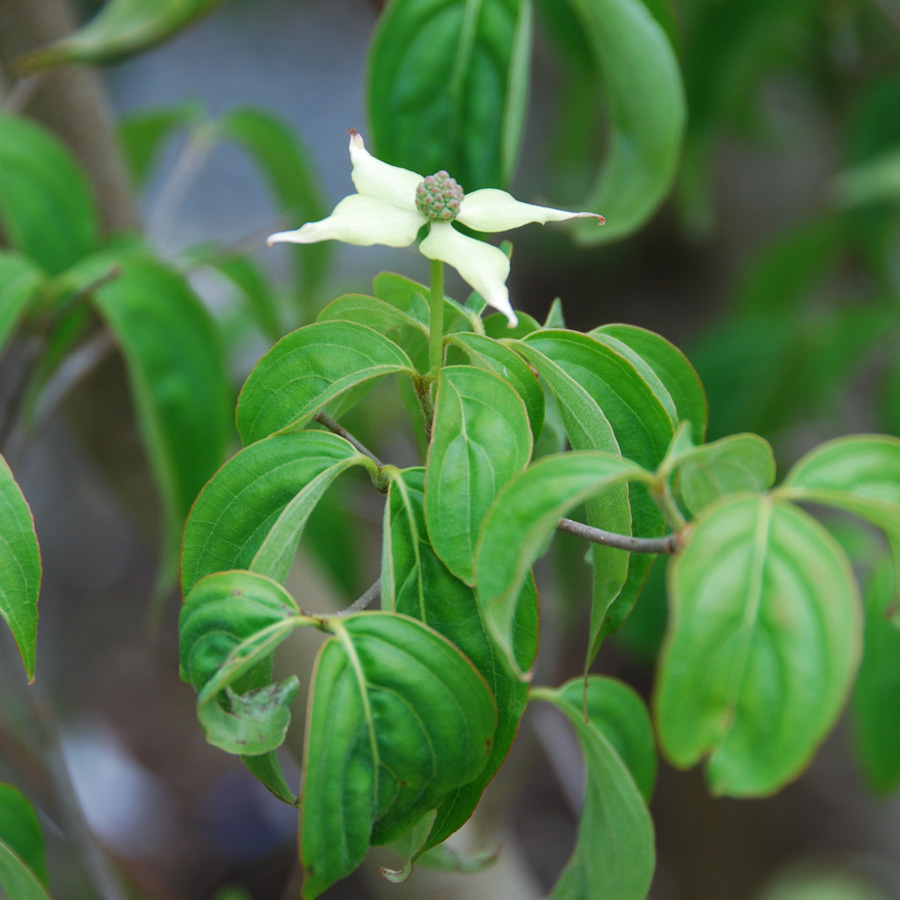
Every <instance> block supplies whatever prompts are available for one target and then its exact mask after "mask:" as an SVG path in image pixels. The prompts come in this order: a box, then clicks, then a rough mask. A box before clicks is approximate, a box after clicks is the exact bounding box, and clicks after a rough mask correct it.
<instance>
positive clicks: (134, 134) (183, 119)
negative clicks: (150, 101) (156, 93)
mask: <svg viewBox="0 0 900 900" xmlns="http://www.w3.org/2000/svg"><path fill="white" fill-rule="evenodd" d="M203 118H204V112H203V107H202V106H201V105H200V104H199V103H198V102H197V101H196V100H183V101H182V102H180V103H173V104H172V105H170V106H158V107H152V108H150V109H140V110H137V111H136V112H131V113H129V114H128V115H126V116H123V117H122V118H121V119H120V120H119V122H118V131H119V143H120V145H121V147H122V153H123V155H124V156H125V162H126V164H127V165H128V169H129V171H130V172H131V177H132V178H133V179H134V183H135V184H137V185H143V184H145V183H146V182H147V179H148V178H149V176H150V173H151V171H152V170H153V166H154V163H155V162H156V160H157V159H158V157H159V154H160V151H161V150H162V147H163V145H164V144H165V142H166V141H167V140H168V139H169V137H170V136H171V135H172V134H173V133H174V132H175V131H179V130H181V129H182V128H187V127H189V126H191V125H196V124H197V123H198V122H200V121H202V120H203Z"/></svg>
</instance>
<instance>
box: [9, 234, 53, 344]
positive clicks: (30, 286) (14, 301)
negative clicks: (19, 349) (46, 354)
mask: <svg viewBox="0 0 900 900" xmlns="http://www.w3.org/2000/svg"><path fill="white" fill-rule="evenodd" d="M46 281H47V279H46V276H45V275H44V273H43V272H41V270H40V269H38V268H37V266H35V265H34V263H33V262H31V260H30V259H28V258H27V257H24V256H20V255H19V254H18V253H11V252H9V251H7V250H0V353H2V352H3V348H4V347H5V346H6V343H7V341H9V339H10V338H11V337H12V336H13V334H14V333H15V331H16V328H18V326H19V323H20V322H21V321H22V319H23V318H24V317H25V315H26V314H27V313H28V311H29V308H30V307H32V306H33V305H34V303H35V302H36V301H37V300H39V299H40V297H41V289H42V288H43V287H44V285H45V283H46Z"/></svg>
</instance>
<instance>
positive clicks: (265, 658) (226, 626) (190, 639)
mask: <svg viewBox="0 0 900 900" xmlns="http://www.w3.org/2000/svg"><path fill="white" fill-rule="evenodd" d="M317 622H318V620H316V619H313V618H311V617H309V616H305V615H303V614H302V613H301V612H300V610H299V609H298V607H297V604H296V603H295V602H294V600H293V598H292V597H291V596H290V594H288V593H287V591H285V589H284V588H283V587H281V585H279V584H278V583H277V582H275V581H273V580H272V579H270V578H266V577H264V576H261V575H257V574H255V573H252V572H241V571H232V572H218V573H216V574H214V575H209V576H207V577H206V578H204V579H202V580H201V581H199V582H198V583H197V584H196V585H195V587H194V589H193V590H192V591H191V593H190V594H189V595H188V598H187V600H186V601H185V604H184V606H183V607H182V610H181V617H180V619H179V653H180V660H181V676H182V678H183V679H184V680H185V681H190V682H191V684H193V686H194V688H195V689H196V690H197V692H198V694H199V696H198V698H197V716H198V718H199V719H200V723H201V724H202V725H203V729H204V731H205V733H206V738H207V740H208V741H209V742H210V743H211V744H213V745H214V746H216V747H220V748H221V749H222V750H225V751H226V752H228V753H234V754H241V755H245V756H257V755H261V754H265V753H269V752H271V751H272V750H275V749H276V748H277V747H278V746H280V745H281V743H282V742H283V741H284V737H285V734H286V732H287V728H288V724H289V723H290V712H289V710H288V707H289V705H290V703H291V702H292V701H293V700H294V698H295V697H296V695H297V691H298V689H299V683H298V681H297V679H296V678H295V677H293V676H291V677H290V678H287V679H285V680H284V681H283V682H279V683H276V684H272V683H271V672H272V656H273V654H274V652H275V649H276V648H277V647H278V645H279V644H281V643H282V641H284V640H285V638H286V637H287V636H288V635H289V634H290V633H291V632H292V631H294V630H295V629H297V628H299V627H301V626H304V625H310V624H317Z"/></svg>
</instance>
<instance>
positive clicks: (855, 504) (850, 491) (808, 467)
mask: <svg viewBox="0 0 900 900" xmlns="http://www.w3.org/2000/svg"><path fill="white" fill-rule="evenodd" d="M779 494H781V495H782V496H785V497H788V498H790V499H792V500H803V501H809V502H811V503H823V504H826V505H828V506H836V507H837V508H838V509H843V510H846V511H847V512H851V513H855V514H856V515H858V516H861V517H862V518H864V519H866V520H867V521H869V522H871V523H872V524H873V525H877V526H878V527H879V528H883V529H884V530H885V531H886V532H888V533H889V534H891V535H893V536H894V537H900V440H898V439H897V438H895V437H888V436H886V435H863V434H861V435H853V436H852V437H845V438H838V439H837V440H834V441H828V443H825V444H822V445H821V446H820V447H817V448H816V449H815V450H812V451H810V452H809V453H807V454H806V456H804V457H803V458H802V459H800V460H799V461H798V462H797V463H796V464H795V465H794V467H793V468H792V469H791V470H790V472H788V474H787V477H786V478H785V479H784V483H783V485H782V486H781V488H780V489H779Z"/></svg>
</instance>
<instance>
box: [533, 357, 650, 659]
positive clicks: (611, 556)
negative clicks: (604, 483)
mask: <svg viewBox="0 0 900 900" xmlns="http://www.w3.org/2000/svg"><path fill="white" fill-rule="evenodd" d="M520 349H521V352H522V353H523V355H524V356H525V358H526V359H527V360H528V362H529V363H530V365H531V366H532V367H533V368H534V369H535V370H536V371H537V372H538V373H539V374H540V376H541V377H542V378H543V379H544V381H545V382H546V383H547V386H548V387H549V388H550V393H551V396H552V397H553V398H554V399H555V404H554V408H555V409H556V410H558V415H561V417H562V422H563V424H564V426H565V434H566V435H568V438H569V441H570V442H571V444H572V446H573V447H574V448H575V449H577V450H584V449H592V450H600V451H603V452H605V453H612V454H615V455H619V454H620V450H619V444H618V442H617V441H616V437H615V434H614V433H613V429H612V426H611V425H610V423H609V420H608V419H607V417H606V415H605V414H604V412H603V410H602V409H601V408H600V406H599V405H598V403H597V401H596V400H595V399H594V398H593V397H592V396H591V395H590V393H589V392H588V391H587V389H586V388H585V387H584V386H583V385H582V384H580V383H579V381H578V379H577V377H574V376H573V375H571V374H570V373H569V372H567V371H566V370H565V369H564V368H562V367H561V366H560V365H558V364H557V363H556V362H555V361H554V360H552V359H550V358H549V357H547V356H545V355H544V354H542V353H539V352H538V351H537V350H536V349H535V348H532V347H530V346H528V345H525V344H523V345H522V346H521V348H520ZM561 449H562V448H560V450H561ZM587 520H588V524H590V525H593V526H595V527H598V528H604V529H606V530H607V531H612V532H615V533H617V534H631V533H632V527H633V526H632V513H631V505H630V503H629V488H628V486H627V485H625V484H620V483H614V484H612V485H610V486H609V487H608V488H607V490H606V491H605V492H604V494H603V496H602V498H601V499H597V500H592V501H590V502H589V503H588V504H587ZM590 553H591V561H592V564H593V571H592V576H593V601H592V605H591V632H590V641H589V646H588V654H587V660H588V662H589V661H590V660H591V659H593V656H594V654H595V651H596V648H597V647H598V646H599V640H600V636H601V633H602V628H603V624H604V621H605V619H606V616H607V613H608V612H609V611H610V610H611V609H612V608H613V606H614V605H615V604H616V601H617V599H618V598H619V597H621V596H622V589H623V587H624V585H625V584H626V582H627V580H628V572H629V565H630V563H631V560H630V558H629V556H628V554H626V553H623V552H621V551H620V550H615V549H613V548H611V547H604V546H601V545H600V544H593V545H592V546H591V550H590ZM638 565H639V564H638ZM624 602H625V605H626V606H628V607H630V605H631V604H630V602H629V601H628V599H627V597H626V598H625V599H624Z"/></svg>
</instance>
